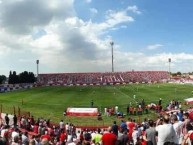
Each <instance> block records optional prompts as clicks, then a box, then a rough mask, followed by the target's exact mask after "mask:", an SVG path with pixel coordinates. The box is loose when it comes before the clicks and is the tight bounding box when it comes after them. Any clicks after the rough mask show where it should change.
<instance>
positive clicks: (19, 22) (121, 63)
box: [0, 0, 193, 75]
mask: <svg viewBox="0 0 193 145" xmlns="http://www.w3.org/2000/svg"><path fill="white" fill-rule="evenodd" d="M192 5H193V1H191V0H186V1H182V0H179V1H176V0H162V1H160V0H49V1H47V0H41V1H39V0H0V9H1V11H0V66H1V67H0V74H4V75H8V74H9V71H10V70H12V71H16V72H18V73H20V72H23V71H25V70H27V71H31V72H34V73H36V63H35V62H36V60H37V59H39V60H40V64H39V68H40V70H39V72H40V73H62V72H109V71H111V46H110V42H111V41H114V68H115V71H131V70H142V71H145V70H148V71H149V70H163V71H168V66H169V64H168V58H171V60H172V62H171V71H172V72H177V71H180V72H192V71H193V41H192V38H193V33H192V30H193V19H192V17H193V9H192Z"/></svg>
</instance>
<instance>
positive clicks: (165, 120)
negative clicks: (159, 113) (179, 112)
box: [163, 114, 170, 123]
mask: <svg viewBox="0 0 193 145" xmlns="http://www.w3.org/2000/svg"><path fill="white" fill-rule="evenodd" d="M169 121H170V116H169V115H168V114H165V115H164V116H163V122H164V123H169Z"/></svg>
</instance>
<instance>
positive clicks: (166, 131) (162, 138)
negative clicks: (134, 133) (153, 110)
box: [155, 114, 176, 145]
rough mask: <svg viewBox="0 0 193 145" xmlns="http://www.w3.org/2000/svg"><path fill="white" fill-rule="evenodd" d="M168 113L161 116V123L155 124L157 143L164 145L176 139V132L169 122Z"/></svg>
mask: <svg viewBox="0 0 193 145" xmlns="http://www.w3.org/2000/svg"><path fill="white" fill-rule="evenodd" d="M169 121H170V117H169V115H167V114H166V115H164V116H163V125H158V126H156V128H155V129H156V131H157V132H158V142H157V145H164V143H166V142H170V143H174V142H175V139H176V132H175V130H174V127H173V125H172V124H170V122H169Z"/></svg>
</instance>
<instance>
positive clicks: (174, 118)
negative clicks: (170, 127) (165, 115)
mask: <svg viewBox="0 0 193 145" xmlns="http://www.w3.org/2000/svg"><path fill="white" fill-rule="evenodd" d="M176 121H178V117H177V115H175V114H172V116H171V123H175V122H176Z"/></svg>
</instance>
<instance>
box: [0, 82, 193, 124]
mask: <svg viewBox="0 0 193 145" xmlns="http://www.w3.org/2000/svg"><path fill="white" fill-rule="evenodd" d="M192 91H193V86H192V85H177V84H151V85H148V84H138V85H137V84H135V85H134V84H132V85H125V86H71V87H62V86H56V87H39V88H33V89H29V90H20V91H14V92H9V93H1V94H0V104H2V106H3V112H9V113H13V112H10V110H12V109H10V108H13V106H15V107H18V106H19V107H20V108H21V109H22V110H25V111H30V112H31V114H32V115H33V116H35V118H37V117H43V118H45V119H48V118H49V119H51V120H52V121H53V122H56V123H57V122H59V120H61V119H64V121H65V122H72V123H73V124H75V125H84V126H103V125H111V124H112V121H113V120H117V121H118V122H119V121H120V120H119V119H117V118H115V117H114V116H112V117H106V116H103V121H98V120H97V119H96V117H67V116H66V117H64V116H63V111H64V109H65V108H67V107H90V102H91V100H93V101H94V107H98V108H99V110H101V111H102V112H104V108H105V107H114V106H116V105H117V106H118V107H119V110H121V111H122V112H124V113H126V107H127V105H128V104H129V102H132V104H133V105H134V104H136V101H139V102H141V100H142V99H144V100H145V103H146V104H149V103H156V104H157V103H158V100H159V98H162V100H163V101H162V102H163V106H164V107H165V105H166V104H167V103H168V102H170V101H171V100H180V101H182V102H184V99H185V98H188V97H191V96H192ZM133 95H136V99H135V100H134V98H133ZM192 97H193V96H192ZM22 100H23V105H22ZM8 108H9V109H8ZM128 117H129V116H126V118H128ZM132 117H133V118H135V119H136V120H138V121H140V120H142V119H143V118H144V117H146V118H155V117H156V114H155V113H154V112H150V113H149V114H145V115H142V116H141V117H140V118H139V117H138V116H132Z"/></svg>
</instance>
